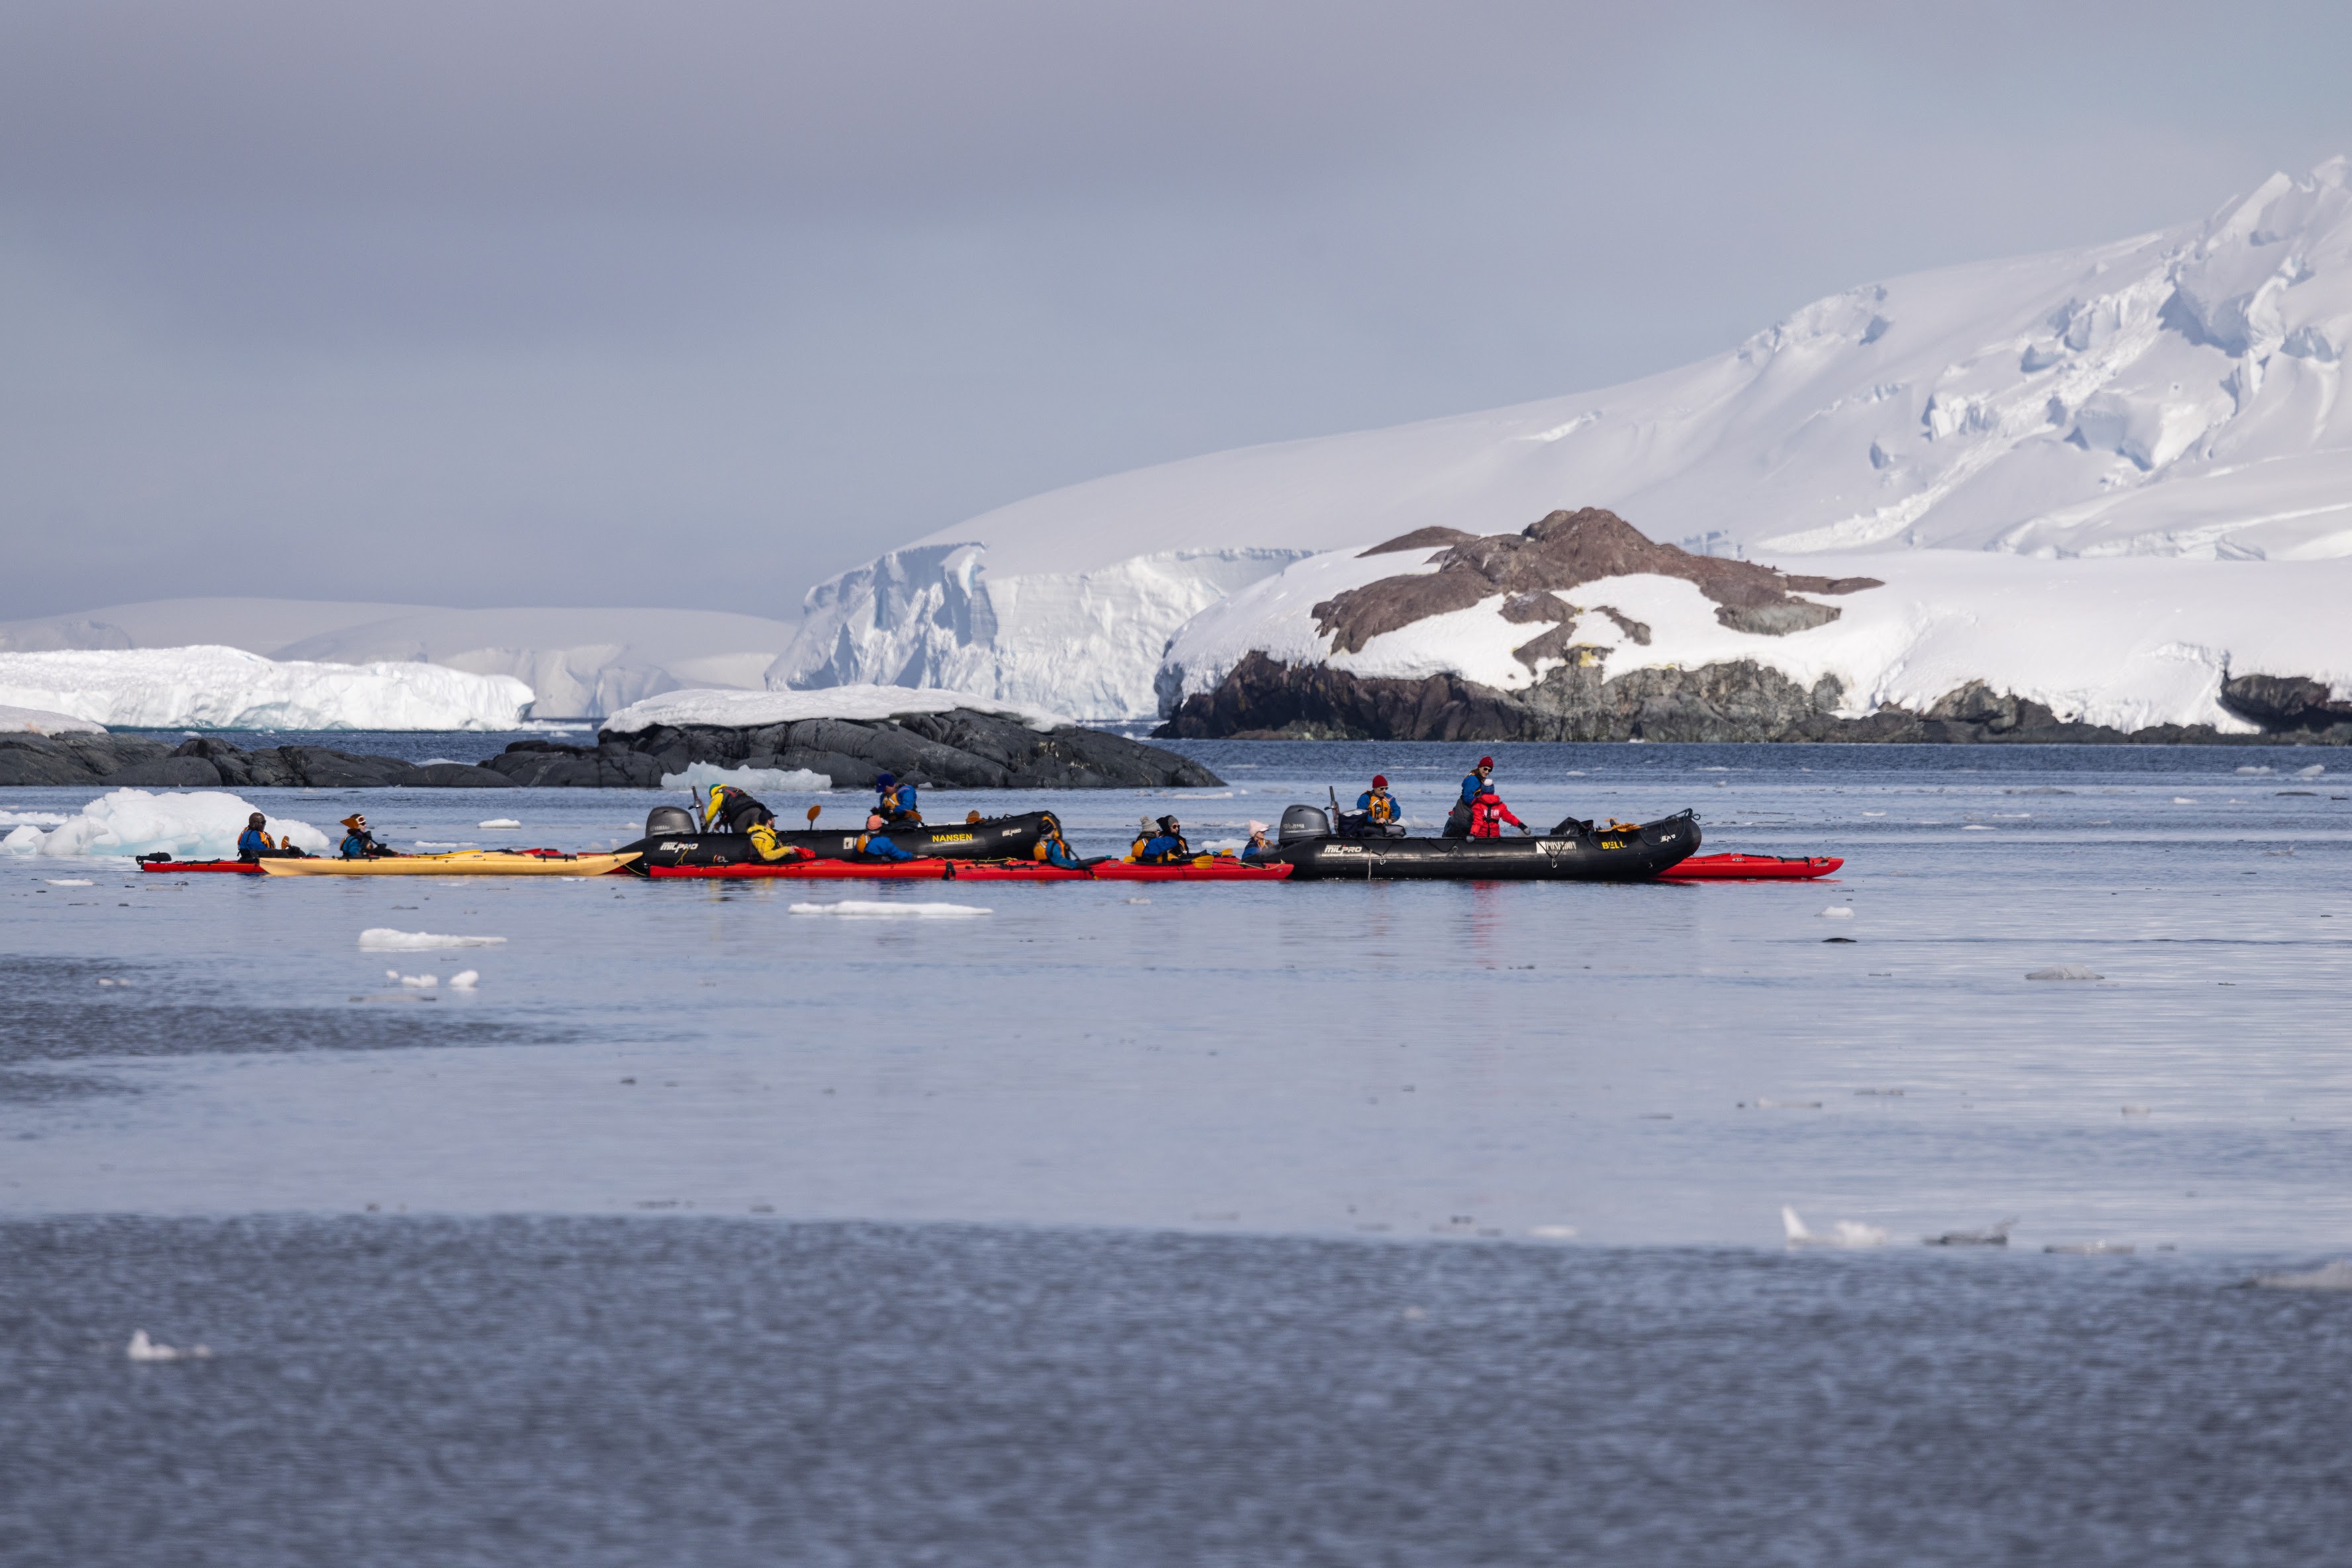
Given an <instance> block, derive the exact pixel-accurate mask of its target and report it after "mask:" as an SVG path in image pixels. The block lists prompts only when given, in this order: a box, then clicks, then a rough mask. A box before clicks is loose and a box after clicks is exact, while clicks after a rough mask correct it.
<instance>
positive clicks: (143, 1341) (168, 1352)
mask: <svg viewBox="0 0 2352 1568" xmlns="http://www.w3.org/2000/svg"><path fill="white" fill-rule="evenodd" d="M123 1354H125V1355H127V1356H129V1357H130V1358H131V1360H133V1361H205V1360H208V1359H210V1358H211V1356H212V1354H213V1353H212V1350H211V1349H210V1347H208V1346H205V1345H201V1344H192V1345H190V1346H189V1347H188V1348H187V1349H185V1350H182V1349H180V1348H179V1347H177V1346H176V1345H168V1344H157V1343H155V1342H154V1341H153V1340H152V1339H149V1338H148V1337H147V1331H146V1330H145V1329H140V1330H138V1331H136V1332H135V1333H132V1334H131V1343H130V1344H129V1345H128V1346H126V1347H125V1348H124V1350H123Z"/></svg>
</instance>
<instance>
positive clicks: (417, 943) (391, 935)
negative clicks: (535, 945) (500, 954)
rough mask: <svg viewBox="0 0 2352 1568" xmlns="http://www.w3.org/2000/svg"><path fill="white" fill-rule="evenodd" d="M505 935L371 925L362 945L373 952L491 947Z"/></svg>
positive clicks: (362, 937)
mask: <svg viewBox="0 0 2352 1568" xmlns="http://www.w3.org/2000/svg"><path fill="white" fill-rule="evenodd" d="M505 940H506V938H505V937H503V936H438V935H436V934H435V933H433V932H430V931H394V929H393V928H392V927H391V926H389V925H371V926H369V927H368V928H367V929H366V930H364V931H362V932H361V933H360V946H361V947H362V948H363V949H365V950H367V951H369V952H373V953H415V952H421V951H423V950H424V949H425V948H428V947H490V946H496V945H498V944H499V943H500V942H503V941H505Z"/></svg>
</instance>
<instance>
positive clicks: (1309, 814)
mask: <svg viewBox="0 0 2352 1568" xmlns="http://www.w3.org/2000/svg"><path fill="white" fill-rule="evenodd" d="M1330 836H1331V814H1330V813H1329V812H1328V811H1326V810H1323V808H1322V807H1320V806H1288V807H1285V808H1284V809H1283V813H1282V832H1281V837H1280V838H1279V839H1277V840H1276V842H1278V843H1285V844H1295V843H1297V842H1299V841H1302V840H1305V839H1328V838H1329V837H1330Z"/></svg>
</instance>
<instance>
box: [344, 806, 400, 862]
mask: <svg viewBox="0 0 2352 1568" xmlns="http://www.w3.org/2000/svg"><path fill="white" fill-rule="evenodd" d="M342 825H343V841H342V845H341V851H340V852H341V855H342V857H343V858H344V859H345V860H347V861H367V860H380V859H382V858H383V857H384V856H386V855H390V854H394V853H395V852H394V851H392V850H388V849H386V848H384V847H383V845H382V844H380V843H378V842H376V841H375V835H374V834H373V833H371V832H369V831H368V825H367V818H366V817H364V816H362V815H361V814H360V813H359V812H357V811H354V812H352V814H351V815H350V816H348V817H345V818H344V819H343V824H342Z"/></svg>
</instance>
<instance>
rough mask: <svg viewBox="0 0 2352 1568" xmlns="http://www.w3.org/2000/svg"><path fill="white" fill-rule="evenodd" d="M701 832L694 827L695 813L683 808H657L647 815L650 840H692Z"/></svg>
mask: <svg viewBox="0 0 2352 1568" xmlns="http://www.w3.org/2000/svg"><path fill="white" fill-rule="evenodd" d="M699 831H701V830H699V829H698V828H697V827H696V826H695V825H694V813H693V812H691V811H689V810H687V809H686V808H685V807H683V806H656V807H655V808H654V809H653V810H650V811H647V812H646V837H647V838H649V839H671V838H692V837H693V836H694V835H695V834H696V833H698V832H699Z"/></svg>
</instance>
